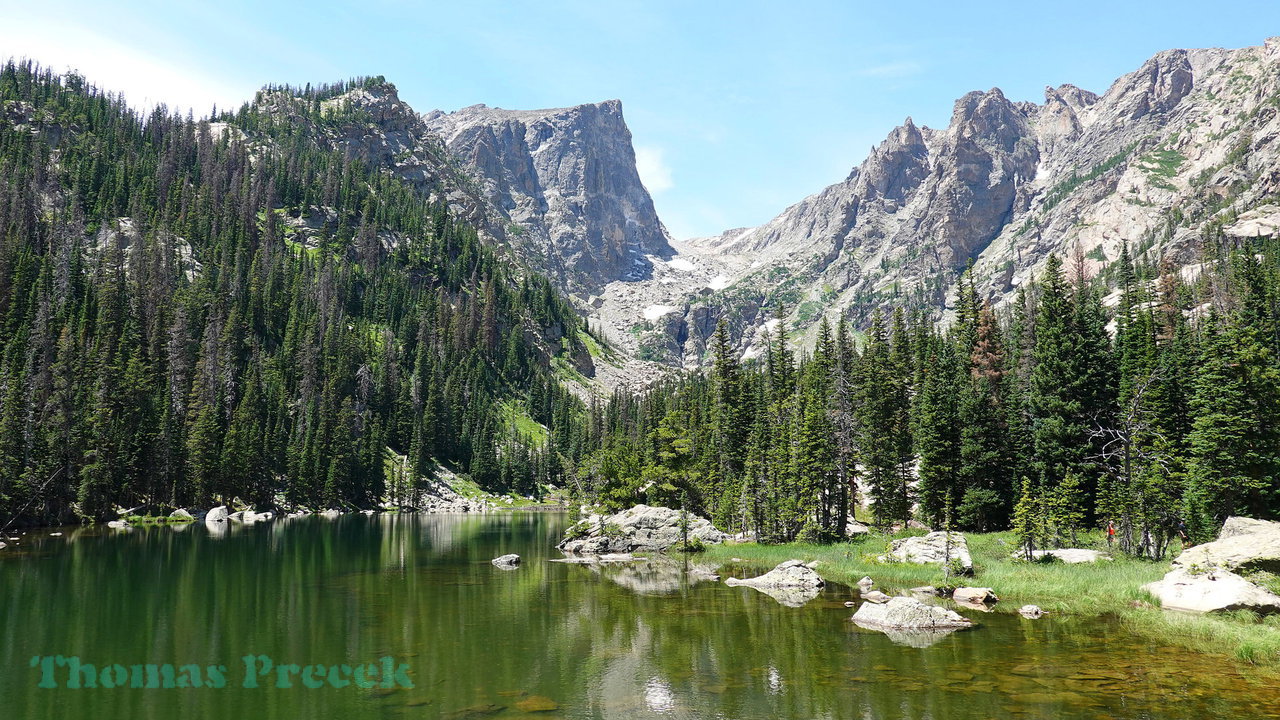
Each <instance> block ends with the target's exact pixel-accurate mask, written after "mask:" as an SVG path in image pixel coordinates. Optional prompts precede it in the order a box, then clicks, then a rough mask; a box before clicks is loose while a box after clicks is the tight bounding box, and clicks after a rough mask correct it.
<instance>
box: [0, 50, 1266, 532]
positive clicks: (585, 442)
mask: <svg viewBox="0 0 1280 720" xmlns="http://www.w3.org/2000/svg"><path fill="white" fill-rule="evenodd" d="M369 82H379V83H380V82H384V81H382V80H381V79H380V78H374V79H360V80H353V81H351V82H349V83H341V84H337V85H331V86H321V87H319V88H315V89H312V88H310V87H308V88H307V89H305V90H296V89H292V88H290V89H289V90H290V92H292V93H294V94H295V95H296V96H297V97H298V98H299V102H298V103H297V105H298V108H299V109H300V110H299V111H300V112H303V111H305V112H307V113H309V114H310V120H311V121H312V122H314V123H318V124H323V123H326V122H328V123H340V122H343V121H344V120H349V118H342V117H340V116H338V115H337V114H338V113H341V112H342V110H341V109H338V110H336V111H335V110H334V109H332V108H329V109H327V110H325V111H324V112H322V111H321V109H320V108H321V100H323V99H325V98H330V97H334V96H336V95H338V94H340V93H342V92H344V91H346V90H348V89H350V88H352V87H355V86H358V85H360V84H361V83H369ZM0 100H4V101H6V102H7V103H8V105H6V107H7V108H8V109H7V112H8V113H9V114H10V115H13V117H10V118H8V120H7V121H6V122H5V123H3V124H0V232H2V233H3V237H2V238H0V327H2V328H3V335H2V336H0V341H2V353H0V517H17V518H22V519H23V520H25V521H30V522H52V521H58V520H66V519H71V518H74V517H83V518H95V517H103V516H105V515H106V514H107V513H108V511H109V510H110V509H111V508H112V506H114V505H124V506H129V505H134V504H145V503H159V504H167V505H171V506H180V505H189V504H190V505H198V504H201V503H209V502H213V501H220V500H225V499H229V498H233V497H236V498H240V499H242V500H244V501H245V502H249V503H256V504H272V503H276V504H279V503H281V502H286V503H290V504H297V505H304V506H308V507H343V506H347V507H359V506H367V505H369V504H372V503H376V502H378V501H379V500H380V499H383V498H385V497H387V496H388V495H389V494H391V495H394V494H395V493H396V492H398V491H399V490H400V489H402V488H398V487H397V484H398V483H404V482H407V483H409V484H410V485H412V484H414V483H417V482H420V481H421V480H422V478H425V477H429V476H430V475H431V474H432V473H433V471H434V469H436V468H439V467H441V466H446V467H450V468H454V469H456V470H457V471H459V472H464V473H467V474H469V475H470V477H471V478H472V479H473V480H475V481H476V482H477V484H479V485H480V486H481V487H484V488H486V489H490V490H495V491H502V492H507V491H514V492H519V493H521V494H531V493H536V492H539V489H540V488H541V487H544V486H548V485H554V486H559V487H562V488H565V489H566V490H568V491H570V492H572V493H574V495H575V497H576V499H577V500H581V501H586V502H595V503H600V504H603V505H606V506H612V507H621V506H625V505H629V504H631V503H635V502H641V501H647V502H649V503H653V504H664V505H671V506H681V507H686V508H688V509H689V510H692V511H695V512H698V513H704V514H706V515H708V516H709V517H711V518H712V519H713V520H714V521H715V522H716V523H717V525H720V526H722V527H725V528H726V529H732V530H739V531H751V532H755V533H757V534H758V536H759V537H760V538H761V539H762V540H764V541H770V542H785V541H790V540H796V539H803V540H812V541H819V542H825V541H834V540H838V539H840V538H842V537H844V536H845V534H846V523H847V521H848V519H849V518H850V517H851V516H853V515H855V514H856V515H857V516H858V517H860V518H862V519H864V520H867V521H869V522H871V523H873V524H876V525H878V526H882V527H890V526H894V525H904V524H907V523H909V522H910V521H912V520H918V521H920V522H923V523H926V524H928V525H930V526H933V527H952V528H955V529H962V530H975V531H989V530H998V529H1007V528H1013V529H1015V530H1017V531H1018V532H1019V534H1020V535H1021V536H1022V537H1023V538H1024V540H1025V542H1027V543H1028V544H1047V543H1052V542H1055V541H1058V542H1065V540H1066V539H1067V538H1070V537H1072V536H1073V535H1074V533H1076V532H1079V531H1081V530H1085V529H1088V528H1091V527H1097V526H1098V525H1100V524H1105V523H1106V522H1108V521H1114V522H1115V523H1116V525H1117V527H1118V529H1119V537H1120V542H1121V546H1122V548H1124V549H1125V550H1127V551H1129V552H1131V553H1133V554H1135V555H1145V556H1150V557H1159V556H1161V555H1162V554H1163V553H1164V551H1165V549H1166V547H1167V545H1168V543H1169V542H1170V540H1171V538H1173V537H1175V536H1176V533H1177V532H1178V529H1179V524H1180V523H1185V527H1186V531H1187V532H1188V533H1189V534H1190V535H1192V536H1193V537H1195V538H1208V537H1211V536H1213V535H1214V533H1215V532H1216V530H1217V527H1218V525H1219V524H1220V523H1221V521H1222V520H1223V519H1224V518H1225V517H1227V516H1229V515H1231V514H1246V515H1250V516H1253V517H1262V518H1275V517H1277V516H1280V437H1277V430H1276V420H1277V419H1280V418H1278V417H1277V416H1278V415H1280V366H1278V364H1277V357H1278V356H1280V246H1277V245H1276V244H1275V242H1274V241H1272V240H1269V239H1259V240H1255V241H1249V242H1244V241H1238V240H1230V239H1228V238H1225V237H1224V236H1223V235H1222V234H1221V233H1220V232H1215V231H1214V230H1213V228H1214V227H1215V226H1213V225H1211V226H1210V228H1211V229H1210V231H1208V232H1207V233H1205V235H1204V237H1203V238H1202V242H1201V247H1200V252H1201V255H1202V257H1201V262H1200V263H1197V264H1195V265H1190V266H1184V267H1177V266H1174V265H1172V264H1165V263H1162V262H1160V260H1159V259H1158V258H1152V257H1149V256H1144V257H1142V258H1141V259H1137V258H1133V257H1131V256H1130V255H1129V253H1128V252H1127V251H1126V252H1125V253H1124V254H1123V255H1122V256H1121V257H1120V258H1119V259H1118V260H1116V261H1115V262H1112V263H1110V264H1109V265H1107V266H1106V267H1105V268H1104V269H1103V271H1102V272H1098V273H1093V274H1090V273H1088V272H1086V266H1085V263H1084V260H1083V258H1068V259H1066V260H1065V262H1064V261H1063V260H1062V259H1059V258H1051V259H1050V261H1049V262H1048V265H1047V267H1046V268H1045V269H1044V270H1043V272H1042V273H1041V275H1040V276H1039V277H1038V278H1037V279H1036V281H1035V282H1034V283H1031V284H1029V285H1028V286H1026V287H1024V288H1022V289H1021V291H1020V292H1019V293H1018V294H1017V298H1016V301H1014V302H1012V303H1008V304H1006V305H1003V306H1001V307H999V308H993V307H991V305H990V304H989V303H987V302H986V301H984V300H983V299H982V298H980V297H979V296H978V293H977V292H976V291H975V289H974V288H975V283H974V281H973V278H971V277H969V276H968V275H967V274H966V275H964V276H962V278H961V281H960V283H959V287H960V291H959V296H958V298H956V301H955V304H954V316H953V317H951V318H949V319H948V322H946V323H940V322H938V317H937V316H936V314H930V313H926V312H921V311H919V310H913V311H911V312H908V311H907V310H905V309H903V308H898V309H892V308H888V309H885V310H883V311H877V312H876V313H875V314H874V315H873V317H872V319H871V322H870V324H869V326H868V327H854V326H853V325H852V324H850V323H848V322H844V321H836V322H831V323H828V322H825V321H824V323H823V324H822V325H821V327H820V332H819V335H818V339H817V342H816V346H815V347H813V348H812V349H811V350H804V351H802V350H801V349H799V348H797V347H793V346H792V345H789V344H788V340H787V337H786V332H785V326H783V325H781V324H780V325H779V328H780V329H781V330H782V331H780V332H775V333H774V335H773V337H772V338H770V339H769V340H768V342H767V347H765V348H763V351H762V352H758V353H756V354H754V355H751V356H749V357H747V358H744V357H743V356H742V355H741V353H740V352H739V350H738V349H737V348H735V347H734V345H733V343H732V342H731V340H730V335H729V332H728V329H727V326H726V325H725V323H724V322H723V321H722V323H721V326H720V328H719V330H718V331H717V333H716V335H715V338H714V341H713V343H712V348H711V353H710V355H711V357H710V358H709V363H708V368H709V369H708V370H707V371H706V372H704V373H694V374H689V375H685V376H682V377H680V378H679V379H675V380H668V381H664V382H662V383H659V384H658V385H655V386H653V387H651V388H649V389H648V390H645V391H642V392H636V391H618V392H616V393H615V394H614V395H613V396H612V397H611V398H609V399H607V401H606V400H598V401H593V402H591V403H590V404H589V405H584V404H583V403H582V402H580V401H579V400H578V399H577V398H575V397H574V395H572V394H571V393H570V392H568V391H567V390H566V389H564V387H563V386H562V384H561V383H560V381H559V380H558V379H557V377H556V375H555V373H553V372H552V371H551V369H550V366H551V360H552V359H553V358H554V357H556V356H557V355H561V354H572V353H577V352H585V350H584V348H583V347H582V340H581V337H582V335H583V334H584V333H585V332H586V330H587V328H586V325H585V324H584V322H583V321H582V320H581V319H580V318H579V316H578V315H577V314H576V312H575V311H574V309H573V308H572V306H571V305H570V304H569V303H568V301H567V300H565V299H564V298H563V297H562V296H561V295H560V294H559V292H558V291H557V290H556V289H555V288H554V287H553V286H552V285H551V284H550V283H549V282H548V281H547V280H546V279H545V278H543V277H541V276H539V275H538V274H536V273H534V272H530V271H526V270H524V269H522V266H521V265H520V264H519V263H518V262H515V261H513V260H512V259H511V258H509V257H506V256H504V255H503V254H502V253H503V249H502V248H500V247H498V248H494V247H489V246H487V245H486V244H485V243H483V242H482V241H481V240H480V239H479V237H478V235H477V233H476V232H475V230H474V229H473V228H471V227H469V226H468V225H467V224H466V223H465V222H463V221H460V220H459V219H458V218H456V217H455V216H454V214H453V213H452V212H451V211H450V209H449V208H448V207H447V206H445V205H444V204H442V203H438V202H432V201H431V200H429V199H427V198H424V197H422V196H421V195H420V194H419V193H417V192H416V191H414V190H413V189H411V188H410V187H409V186H408V185H406V184H405V183H403V182H402V181H401V180H399V179H397V178H396V177H394V176H393V175H391V174H389V173H386V172H383V171H380V170H378V169H377V168H373V167H368V166H365V165H363V164H362V163H360V162H358V161H355V160H352V159H350V158H347V157H344V156H343V155H342V154H341V153H337V152H334V151H332V150H327V149H324V148H322V147H320V146H319V145H318V144H317V143H315V142H314V141H313V140H312V139H311V138H309V137H308V136H307V134H306V133H305V132H302V131H300V130H299V128H298V127H297V126H295V125H290V124H288V123H278V122H275V121H273V120H270V119H264V118H262V117H258V116H257V115H256V114H255V112H254V111H253V110H252V108H251V107H250V106H246V107H245V108H243V109H241V110H240V111H239V112H237V113H223V114H221V115H218V116H217V118H218V120H219V122H218V123H210V122H208V121H197V120H194V119H192V118H191V117H185V118H184V117H177V116H173V115H170V114H167V113H166V112H165V111H164V110H163V109H162V108H161V109H157V110H155V111H153V112H151V113H148V114H142V113H138V112H135V111H132V110H130V109H129V108H128V106H127V105H126V104H125V103H124V100H123V99H122V98H120V97H117V96H113V95H110V94H107V93H104V92H102V91H100V90H98V89H96V88H93V87H89V86H87V85H85V84H84V82H83V81H82V80H80V79H79V78H78V77H77V76H76V75H74V74H68V75H58V74H54V73H52V72H50V71H48V70H45V69H41V68H39V67H38V66H35V65H33V64H30V63H14V62H10V63H9V64H8V65H6V66H5V67H4V68H3V71H2V72H0ZM326 214H327V215H326ZM316 215H321V216H328V217H329V220H331V222H330V221H326V222H324V223H321V232H320V234H319V236H318V237H317V236H314V235H311V236H304V235H302V234H299V233H298V232H297V228H298V227H300V226H302V225H305V224H306V223H308V222H310V221H311V220H313V219H314V217H315V216H316ZM781 315H782V313H781V309H779V316H780V317H781ZM513 406H514V407H518V408H519V409H520V412H522V413H526V414H527V415H528V416H529V417H530V418H531V419H533V420H535V421H536V422H537V423H540V424H542V425H544V426H545V427H546V428H547V430H548V432H547V433H546V434H545V437H544V438H542V439H534V438H532V437H528V436H523V435H521V434H519V433H517V432H515V431H514V430H513V428H512V425H511V424H510V423H509V422H507V421H506V420H504V412H505V411H506V410H507V409H509V408H510V407H513ZM400 464H403V465H405V466H407V467H408V469H409V470H410V471H409V472H408V473H407V475H406V474H405V473H403V472H401V470H400V469H399V466H400ZM406 477H407V478H408V479H407V480H406V479H405V478H406ZM856 508H859V509H856ZM860 508H865V509H860Z"/></svg>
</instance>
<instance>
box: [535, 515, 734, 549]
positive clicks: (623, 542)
mask: <svg viewBox="0 0 1280 720" xmlns="http://www.w3.org/2000/svg"><path fill="white" fill-rule="evenodd" d="M686 522H687V523H688V535H689V539H690V540H693V539H697V540H699V541H701V542H703V543H709V544H716V543H722V542H724V541H725V540H727V539H729V536H728V535H726V534H725V533H723V532H720V531H719V530H717V529H716V528H715V526H714V525H712V524H711V523H710V522H709V521H707V520H705V519H703V518H700V517H698V516H696V515H693V514H689V515H687V517H686ZM680 525H681V512H680V511H679V510H673V509H671V508H665V507H650V506H648V505H636V506H635V507H633V508H630V509H627V510H623V511H622V512H619V513H614V514H613V515H603V516H602V515H592V516H590V517H588V518H586V519H584V520H581V521H579V522H577V523H575V524H573V525H571V526H570V527H569V529H568V530H566V531H565V539H564V540H563V541H561V542H560V544H559V545H558V546H557V547H559V548H560V549H561V550H563V551H564V552H566V553H570V554H575V555H600V554H604V553H628V552H637V551H647V552H660V551H663V550H667V549H668V548H670V547H671V546H673V545H675V544H676V543H678V542H680V540H681V538H682V531H681V529H680Z"/></svg>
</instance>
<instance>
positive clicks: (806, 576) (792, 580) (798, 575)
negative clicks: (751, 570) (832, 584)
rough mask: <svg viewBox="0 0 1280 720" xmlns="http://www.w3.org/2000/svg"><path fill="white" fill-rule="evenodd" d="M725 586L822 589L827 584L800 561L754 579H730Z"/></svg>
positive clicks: (790, 561) (788, 562)
mask: <svg viewBox="0 0 1280 720" xmlns="http://www.w3.org/2000/svg"><path fill="white" fill-rule="evenodd" d="M724 584H725V585H730V586H736V585H746V586H747V587H755V588H761V587H822V586H823V585H824V584H825V582H824V581H823V579H822V576H821V575H819V574H818V573H817V572H815V571H814V569H813V568H812V567H810V566H809V565H806V564H805V563H804V562H803V561H800V560H788V561H786V562H784V563H779V564H778V566H777V567H775V568H774V569H772V570H770V571H769V572H767V573H765V574H763V575H759V576H757V577H753V578H746V579H739V578H729V579H728V580H725V581H724Z"/></svg>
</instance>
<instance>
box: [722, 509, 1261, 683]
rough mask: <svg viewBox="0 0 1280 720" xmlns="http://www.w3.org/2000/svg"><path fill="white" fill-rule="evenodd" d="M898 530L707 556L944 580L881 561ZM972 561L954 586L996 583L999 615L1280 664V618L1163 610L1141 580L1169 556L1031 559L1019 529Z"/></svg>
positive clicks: (987, 543)
mask: <svg viewBox="0 0 1280 720" xmlns="http://www.w3.org/2000/svg"><path fill="white" fill-rule="evenodd" d="M895 537H901V536H899V535H893V536H889V535H880V534H872V535H870V536H867V537H865V538H862V539H859V540H857V541H854V542H849V543H840V544H835V545H812V544H806V543H788V544H784V545H758V544H755V543H742V544H725V545H715V546H710V547H708V548H707V551H706V558H707V559H708V560H714V561H716V562H721V563H729V562H733V561H734V560H735V559H737V560H738V561H739V562H737V564H740V565H744V566H749V567H752V568H759V569H761V570H766V569H768V568H771V567H773V566H774V565H776V564H778V563H780V562H783V561H785V560H790V559H793V558H794V559H799V560H804V561H806V562H815V561H816V562H817V563H818V564H817V566H816V569H817V570H818V572H819V573H820V574H821V575H822V576H823V577H824V578H826V579H828V580H830V581H833V582H838V583H843V584H846V585H854V584H855V583H857V581H858V580H859V579H861V578H862V577H863V576H869V577H871V578H872V579H873V580H875V581H876V584H877V586H879V587H882V588H887V589H890V590H899V589H906V588H910V587H916V586H919V585H940V584H942V583H943V580H944V579H943V575H942V570H941V569H940V568H939V567H938V566H937V565H915V564H911V563H881V562H877V561H876V559H875V558H876V556H877V555H880V554H883V553H884V551H885V549H886V547H887V545H888V543H889V541H890V540H892V539H893V538H895ZM965 537H966V540H967V541H968V545H969V554H970V556H971V557H972V558H973V564H974V574H973V576H972V577H960V578H952V580H951V581H950V582H951V583H952V584H960V585H970V586H977V587H990V588H992V589H993V590H994V591H995V593H996V595H998V596H999V597H1000V603H999V604H998V605H997V606H996V611H997V612H1016V610H1017V608H1019V607H1021V606H1022V605H1025V604H1032V605H1039V606H1040V607H1041V608H1043V609H1044V610H1046V611H1047V612H1050V613H1054V614H1062V615H1084V616H1097V615H1106V614H1113V615H1116V616H1118V617H1119V618H1120V619H1121V620H1122V621H1123V622H1124V624H1125V626H1126V627H1128V628H1129V629H1131V630H1132V631H1133V632H1135V633H1137V634H1139V635H1141V636H1143V637H1146V638H1149V639H1153V640H1158V641H1161V642H1164V643H1168V644H1171V645H1177V646H1180V647H1184V648H1187V649H1190V650H1194V651H1198V652H1206V653H1214V654H1221V655H1227V656H1231V657H1234V658H1236V659H1238V660H1241V661H1244V662H1247V663H1252V664H1255V665H1265V666H1269V667H1271V668H1272V669H1277V668H1280V617H1277V616H1271V617H1268V618H1259V617H1257V616H1256V615H1254V614H1253V613H1249V612H1236V613H1228V614H1224V615H1191V614H1182V613H1172V612H1165V611H1162V610H1160V609H1159V607H1158V603H1156V602H1155V601H1154V600H1153V598H1151V596H1150V595H1148V594H1147V593H1146V592H1144V591H1143V590H1142V585H1144V584H1146V583H1148V582H1151V581H1153V580H1158V579H1160V578H1161V577H1163V576H1164V574H1165V573H1166V572H1168V570H1169V561H1168V560H1165V561H1161V562H1152V561H1144V560H1134V559H1132V558H1127V557H1124V556H1122V555H1120V554H1119V553H1116V554H1115V559H1114V560H1113V561H1110V562H1099V563H1096V564H1077V565H1068V564H1065V563H1051V564H1042V563H1026V562H1019V561H1016V560H1014V559H1013V558H1012V557H1011V556H1012V553H1013V552H1014V550H1015V548H1016V547H1017V540H1016V539H1015V538H1014V536H1013V534H1012V533H972V534H966V536H965ZM1081 540H1082V542H1081V543H1080V544H1079V546H1080V547H1086V548H1089V547H1092V548H1100V547H1102V548H1104V547H1105V543H1103V542H1102V538H1101V535H1100V534H1096V535H1089V536H1086V537H1084V538H1081Z"/></svg>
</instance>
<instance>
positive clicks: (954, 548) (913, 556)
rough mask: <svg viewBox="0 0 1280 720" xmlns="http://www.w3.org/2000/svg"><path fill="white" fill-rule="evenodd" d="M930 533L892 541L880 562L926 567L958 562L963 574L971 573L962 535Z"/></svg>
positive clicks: (967, 545)
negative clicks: (927, 565)
mask: <svg viewBox="0 0 1280 720" xmlns="http://www.w3.org/2000/svg"><path fill="white" fill-rule="evenodd" d="M950 535H951V537H950V542H949V543H948V539H947V533H946V532H943V531H941V530H940V531H938V532H931V533H929V534H928V535H924V536H921V537H909V538H901V539H898V540H894V541H893V544H892V545H890V546H889V553H888V554H887V555H881V556H880V561H881V562H909V563H917V564H920V565H926V564H929V563H938V564H942V563H945V562H948V561H952V562H959V563H960V565H961V567H963V568H964V571H965V572H972V571H973V559H972V558H970V557H969V544H968V542H966V541H965V539H964V535H961V534H960V533H958V532H953V533H950Z"/></svg>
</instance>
